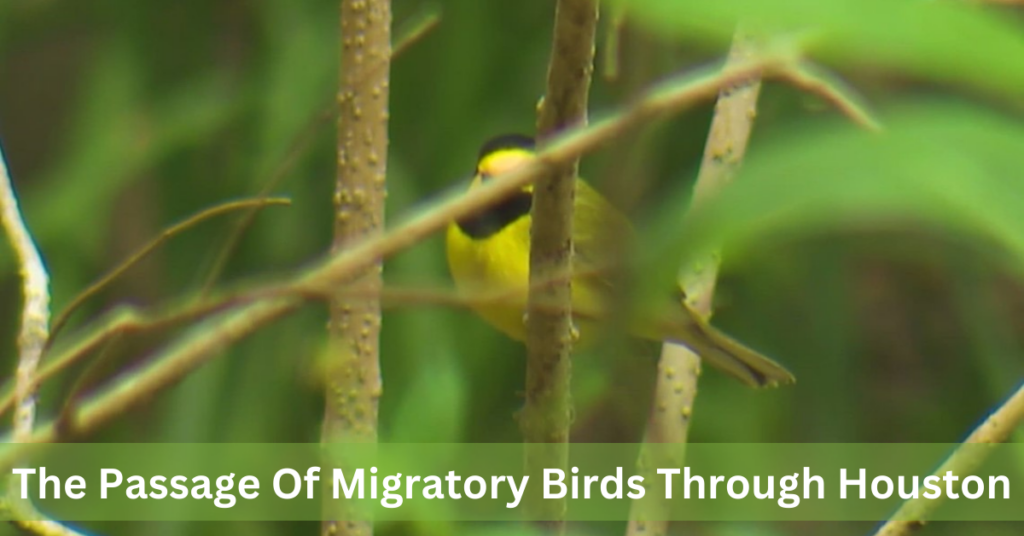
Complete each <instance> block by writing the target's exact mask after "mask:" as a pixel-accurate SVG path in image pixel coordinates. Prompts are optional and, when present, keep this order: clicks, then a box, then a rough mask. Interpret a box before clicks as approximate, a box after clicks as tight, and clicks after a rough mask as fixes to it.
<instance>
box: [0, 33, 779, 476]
mask: <svg viewBox="0 0 1024 536" xmlns="http://www.w3.org/2000/svg"><path fill="white" fill-rule="evenodd" d="M793 57H794V55H793V54H792V53H791V51H789V50H775V49H766V50H763V51H761V55H758V56H757V57H755V58H752V59H751V60H749V61H746V62H742V63H738V64H736V65H733V66H730V67H728V68H726V69H724V70H716V71H701V72H698V73H694V74H690V75H684V76H679V77H675V78H673V79H670V80H669V81H667V82H666V83H664V84H661V85H659V86H657V87H655V88H653V89H652V90H651V91H649V92H648V93H647V94H646V95H645V97H644V98H643V99H641V100H639V101H637V102H636V103H635V104H633V105H632V106H630V107H628V108H626V109H625V110H623V111H622V112H621V113H619V114H617V115H613V116H611V117H609V118H607V119H605V120H603V121H601V122H598V123H595V124H593V125H591V126H589V127H582V126H579V127H574V128H570V129H567V130H566V132H564V133H563V134H561V135H559V136H557V137H556V138H555V139H554V140H553V141H552V142H551V143H550V144H548V146H547V148H546V149H545V150H544V151H542V152H541V153H539V154H538V156H537V159H536V160H535V161H532V162H531V163H529V164H527V165H524V166H521V167H520V168H518V169H516V170H514V171H511V172H509V173H505V174H502V175H501V176H496V177H494V178H492V179H491V180H490V181H488V182H487V183H486V184H484V185H482V186H480V187H479V188H475V189H473V190H472V191H470V192H468V193H463V192H461V191H460V192H459V193H458V194H455V195H452V196H451V197H449V198H447V199H445V200H443V201H441V202H440V203H438V204H437V205H434V206H428V207H426V208H424V209H421V210H420V211H419V212H418V213H417V214H416V215H414V216H413V217H412V218H411V219H409V220H407V221H405V222H404V223H401V224H399V225H397V226H396V227H395V228H394V229H393V230H391V231H390V232H388V233H385V234H384V235H382V236H374V237H369V238H367V239H365V240H363V241H362V242H360V243H359V244H357V245H354V246H352V247H351V248H349V249H347V250H345V251H340V252H336V253H335V254H334V255H332V256H330V257H329V258H328V259H326V260H325V261H323V262H321V263H318V264H316V265H315V266H313V267H311V268H310V269H308V270H307V271H305V272H303V273H302V274H299V275H298V276H297V277H295V278H294V279H292V280H290V282H288V283H286V284H284V285H282V284H278V285H271V286H269V287H268V288H269V289H271V290H274V289H280V288H289V289H291V290H292V291H293V292H295V293H297V294H299V295H316V294H318V293H320V292H323V291H336V289H337V288H338V287H340V286H342V285H344V284H345V283H346V281H348V280H350V279H351V278H352V276H353V275H354V274H357V273H359V271H360V270H364V269H365V268H366V267H367V266H371V265H372V264H373V263H374V262H377V261H378V260H379V259H382V258H386V257H388V256H390V255H392V254H394V253H396V252H398V251H401V250H403V249H405V248H407V247H409V246H411V245H413V244H416V243H418V242H419V241H421V240H423V239H425V238H426V237H428V236H430V235H431V234H433V233H435V232H437V231H439V230H441V229H443V228H445V227H446V226H447V225H448V223H449V222H451V221H453V220H456V219H460V218H464V217H466V216H469V215H470V214H473V213H475V212H477V211H479V210H483V209H485V208H486V207H488V206H491V205H493V204H494V203H497V202H499V201H500V200H502V199H504V198H505V197H507V196H509V195H511V194H513V193H514V192H517V191H519V190H521V189H522V188H523V187H524V186H526V185H528V184H530V183H531V182H532V181H534V180H536V179H537V178H539V177H540V176H541V175H542V174H544V173H545V172H546V171H548V170H549V169H550V166H558V165H565V164H567V163H570V162H572V161H573V160H575V159H577V158H579V156H580V155H582V154H584V153H586V152H590V151H593V150H595V149H596V148H598V147H600V146H601V145H602V144H604V143H607V142H609V141H611V140H613V139H616V138H617V137H618V136H620V135H622V134H623V133H625V132H628V131H629V130H630V129H632V128H635V127H637V126H640V125H642V124H644V123H646V122H647V121H651V120H654V119H663V118H665V117H666V116H667V115H669V114H672V113H676V112H679V111H680V110H683V109H685V108H687V107H688V106H690V105H693V104H695V103H696V102H699V101H701V100H703V99H705V98H709V97H711V96H713V95H714V94H715V93H716V92H717V91H718V90H719V89H720V88H723V87H728V86H729V85H732V84H735V83H737V82H739V81H742V80H745V79H747V78H749V77H750V76H752V75H755V74H756V73H759V72H762V71H765V70H768V71H771V72H776V71H777V70H778V69H780V68H781V67H782V66H784V65H785V64H786V63H787V62H788V61H791V59H792V58H793ZM256 294H260V292H256ZM298 304H299V300H298V299H297V298H293V299H286V298H282V297H280V295H277V296H276V297H273V296H272V297H269V298H265V299H261V300H259V301H258V302H251V303H243V304H236V305H234V306H232V307H230V308H229V309H228V310H226V311H225V312H223V313H221V314H219V315H218V316H216V317H214V318H212V319H210V321H209V323H208V324H207V325H206V326H205V329H202V330H201V331H196V332H193V333H192V334H191V335H189V336H188V337H187V338H186V339H184V340H182V341H180V342H178V343H176V344H173V345H172V346H171V347H169V348H168V349H166V350H164V351H162V352H160V353H158V354H157V356H156V357H155V358H154V359H153V360H151V362H150V364H149V365H147V366H143V367H141V368H140V369H139V370H136V371H133V372H130V373H128V374H126V375H125V377H124V378H122V379H121V380H119V381H118V382H117V384H116V385H114V386H112V387H110V388H108V389H106V390H103V391H101V392H98V393H95V394H93V395H92V396H90V397H88V398H86V399H85V400H84V401H83V403H82V404H81V406H80V409H79V410H78V411H77V412H76V413H75V415H74V416H73V421H74V422H75V424H76V429H77V430H78V432H79V433H87V432H90V431H92V430H95V429H97V428H98V427H100V426H101V425H103V424H105V423H106V422H108V421H109V420H110V419H112V418H114V417H116V416H117V415H118V414H119V413H120V412H123V411H126V410H127V409H129V408H131V407H133V406H135V405H137V404H139V403H141V402H143V401H145V400H148V399H150V398H152V397H153V396H154V395H155V394H156V393H158V392H160V391H161V390H163V389H166V388H167V387H169V386H171V385H174V384H175V383H176V382H177V381H178V380H180V379H181V378H182V377H183V376H184V375H185V374H187V373H188V372H190V371H191V370H192V369H194V368H196V367H198V366H200V365H202V364H203V363H206V362H207V361H209V360H210V359H212V358H213V354H215V353H216V352H219V351H221V350H222V349H223V348H224V347H225V346H226V345H228V344H231V343H233V342H235V341H237V340H239V339H241V338H242V337H243V336H245V335H247V334H248V333H251V332H252V331H254V330H256V329H259V328H261V327H263V326H265V325H267V324H269V323H270V322H272V321H273V320H275V319H277V318H279V317H281V316H283V315H284V314H286V313H288V312H289V311H291V310H292V309H294V308H295V307H297V306H298ZM56 439H57V434H56V432H55V427H54V423H53V422H52V421H51V422H49V423H47V424H45V425H43V426H40V427H38V428H37V429H36V431H35V432H34V433H33V434H32V437H31V439H30V441H31V442H32V443H46V442H52V441H55V440H56ZM27 448H28V447H27V446H24V445H7V446H6V448H5V449H4V450H0V472H3V471H6V470H7V469H8V468H9V467H10V465H11V464H13V463H14V461H15V460H17V459H18V456H20V455H21V453H22V452H24V450H25V449H27Z"/></svg>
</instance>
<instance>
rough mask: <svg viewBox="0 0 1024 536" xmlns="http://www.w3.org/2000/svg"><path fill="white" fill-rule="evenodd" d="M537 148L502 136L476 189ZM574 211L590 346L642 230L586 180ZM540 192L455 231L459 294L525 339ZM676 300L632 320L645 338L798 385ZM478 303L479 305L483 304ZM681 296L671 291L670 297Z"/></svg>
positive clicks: (455, 225) (579, 324)
mask: <svg viewBox="0 0 1024 536" xmlns="http://www.w3.org/2000/svg"><path fill="white" fill-rule="evenodd" d="M536 156H537V152H536V144H535V141H534V139H533V138H532V137H530V136H526V135H523V134H503V135H500V136H496V137H494V138H492V139H490V140H488V141H487V142H486V143H484V144H483V146H482V147H481V148H480V151H479V154H478V157H477V162H476V170H475V174H474V176H473V179H472V180H471V181H470V186H469V189H470V190H472V189H473V188H476V187H479V186H480V185H481V184H483V183H485V182H486V181H488V180H490V179H491V178H492V177H495V176H498V175H501V174H503V173H508V172H510V171H512V170H514V169H516V168H518V167H520V166H523V165H526V164H528V163H529V162H531V161H532V160H533V159H534V158H536ZM575 186H576V195H575V200H574V207H573V208H574V213H573V232H572V237H573V247H574V249H573V255H572V257H571V258H572V273H573V275H572V281H571V284H572V287H571V288H572V311H573V328H574V329H573V331H574V334H575V335H576V336H577V337H578V338H579V342H580V343H581V344H585V343H586V341H587V340H593V339H594V338H596V337H597V336H598V333H597V332H598V330H599V329H600V328H599V326H600V324H599V321H600V319H601V318H602V317H604V318H607V317H609V316H611V315H610V313H609V309H610V307H609V306H608V304H609V303H610V300H611V299H612V296H614V294H613V292H614V290H615V285H614V283H613V281H612V278H611V277H608V276H607V272H608V270H607V267H608V266H609V265H610V264H611V261H612V260H613V258H614V253H612V252H611V251H610V250H612V248H611V245H612V243H613V242H612V241H613V240H619V239H622V238H624V237H625V238H628V237H629V236H631V235H632V233H633V232H634V231H633V230H632V226H631V224H630V222H629V220H628V219H627V217H626V216H625V215H624V214H623V213H621V212H620V211H619V210H618V209H616V208H615V207H614V206H613V205H612V203H611V202H609V201H608V200H607V199H605V198H604V197H603V196H602V195H601V194H600V193H598V191H597V190H595V189H594V188H593V187H591V186H590V185H589V184H587V182H586V181H584V180H583V179H580V178H577V179H576V185H575ZM532 202H533V186H532V185H527V186H525V187H524V188H522V189H521V190H519V191H516V192H515V193H514V194H512V195H511V196H509V197H507V198H505V199H504V200H502V201H500V202H498V203H496V204H494V205H492V206H489V207H487V208H485V209H482V210H480V211H477V212H475V213H472V214H470V215H468V216H465V217H463V218H460V219H456V220H454V221H453V222H451V223H450V224H449V226H448V229H447V233H446V237H445V248H446V254H447V260H448V267H449V271H450V272H451V276H452V279H453V280H454V283H455V287H456V290H457V292H459V294H460V295H463V296H466V297H468V298H470V299H468V300H466V301H467V303H468V306H469V308H470V309H472V310H473V312H475V313H476V314H477V315H478V316H480V317H481V318H483V319H484V320H485V321H486V322H487V323H489V324H491V325H492V326H493V327H495V328H496V329H498V330H499V331H501V332H503V333H504V334H506V335H507V336H509V337H510V338H512V339H515V340H517V341H525V340H526V329H527V328H526V320H527V317H526V307H527V294H528V291H529V277H530V266H529V265H530V262H529V256H530V225H531V209H532ZM679 293H680V292H679V291H676V293H675V294H676V296H675V297H676V299H674V300H668V299H666V306H665V307H664V310H659V312H658V315H656V317H657V320H656V321H652V320H639V319H638V320H636V321H630V322H629V323H628V324H629V326H630V327H629V328H628V330H629V334H630V335H631V336H634V337H636V338H640V339H647V340H653V341H667V342H672V343H677V344H682V345H684V346H686V347H688V348H689V349H690V350H692V351H693V352H695V353H696V354H697V355H699V356H700V357H701V358H702V360H703V361H704V362H707V363H709V364H711V365H712V366H714V367H716V368H718V369H721V370H722V371H724V372H726V373H727V374H729V375H731V376H733V377H735V378H737V379H738V380H740V381H742V382H743V383H745V384H747V385H750V386H754V387H762V386H770V385H779V384H787V383H792V382H794V381H795V379H794V377H793V375H792V374H791V373H790V372H789V371H788V370H786V368H785V367H783V366H782V365H780V364H778V363H776V362H775V361H773V360H771V359H770V358H768V357H766V356H764V355H762V354H760V353H758V352H757V351H755V350H752V349H750V348H748V347H746V346H744V345H743V344H741V343H739V342H737V341H736V340H734V339H732V338H731V337H729V336H727V335H725V334H724V333H722V332H721V331H719V330H718V329H716V328H715V327H713V326H711V325H710V323H709V321H708V320H706V319H705V318H704V317H702V316H701V315H700V314H699V313H697V312H696V311H694V310H693V309H692V308H691V307H689V306H688V305H687V303H686V302H685V300H684V299H680V298H679ZM473 297H477V298H479V299H473ZM669 297H672V295H671V293H666V298H669Z"/></svg>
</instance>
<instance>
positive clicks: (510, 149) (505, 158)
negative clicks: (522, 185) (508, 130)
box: [474, 134, 536, 191]
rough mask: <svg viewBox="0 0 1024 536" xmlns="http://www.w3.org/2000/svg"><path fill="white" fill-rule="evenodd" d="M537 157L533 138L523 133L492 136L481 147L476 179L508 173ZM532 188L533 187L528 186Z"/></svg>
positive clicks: (476, 180) (478, 180)
mask: <svg viewBox="0 0 1024 536" xmlns="http://www.w3.org/2000/svg"><path fill="white" fill-rule="evenodd" d="M535 157H536V146H535V143H534V141H533V138H531V137H529V136H524V135H522V134H503V135H501V136H497V137H494V138H491V139H490V140H488V141H487V143H484V144H483V146H482V147H480V155H479V156H478V157H477V161H476V179H475V180H474V182H476V183H478V182H480V181H485V180H487V179H489V178H491V177H495V176H498V175H501V174H503V173H508V172H510V171H512V170H514V169H516V168H518V167H520V166H523V165H525V164H527V163H529V162H530V161H531V160H533V159H534V158H535ZM527 190H528V191H529V190H531V188H527Z"/></svg>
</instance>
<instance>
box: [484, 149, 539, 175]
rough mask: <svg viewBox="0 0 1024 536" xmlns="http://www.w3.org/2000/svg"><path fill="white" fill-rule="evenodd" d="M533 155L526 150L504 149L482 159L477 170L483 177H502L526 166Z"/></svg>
mask: <svg viewBox="0 0 1024 536" xmlns="http://www.w3.org/2000/svg"><path fill="white" fill-rule="evenodd" d="M532 158H533V153H532V152H530V151H527V150H525V149H502V150H500V151H495V152H493V153H491V154H489V155H487V156H485V157H483V158H481V159H480V162H479V163H477V165H476V170H477V172H478V173H480V174H481V175H501V174H502V173H507V172H509V171H512V170H513V169H515V168H517V167H519V166H522V165H523V164H526V163H527V162H529V161H530V160H531V159H532Z"/></svg>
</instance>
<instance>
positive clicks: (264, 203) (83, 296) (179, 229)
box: [47, 197, 291, 346]
mask: <svg viewBox="0 0 1024 536" xmlns="http://www.w3.org/2000/svg"><path fill="white" fill-rule="evenodd" d="M290 204H291V200H290V199H287V198H282V197H262V198H259V199H243V200H240V201H229V202H227V203H222V204H220V205H217V206H213V207H210V208H208V209H206V210H203V211H201V212H199V213H197V214H193V215H192V216H189V217H188V218H185V219H184V220H182V221H181V222H178V223H176V224H174V225H172V226H170V227H168V228H167V229H164V230H163V231H160V234H159V235H157V236H156V237H155V238H153V239H152V240H150V241H149V242H147V243H146V244H145V245H144V246H142V247H141V248H139V249H138V250H136V251H135V252H134V253H132V254H131V255H129V256H128V258H126V259H125V260H123V261H121V263H120V264H118V265H117V266H116V267H115V268H114V269H113V270H111V271H109V272H107V274H106V275H104V276H103V277H101V278H100V279H99V280H98V281H96V282H95V283H93V284H91V285H89V286H88V287H87V288H86V289H85V290H83V291H82V292H80V293H79V294H78V295H77V296H75V297H74V299H72V300H71V303H69V304H68V305H67V307H65V308H64V310H63V311H61V312H60V314H58V315H57V318H56V319H55V320H54V322H53V332H52V333H51V334H50V338H49V340H48V342H47V345H48V346H49V345H51V344H53V340H54V339H55V338H56V337H57V333H58V332H60V330H61V328H63V327H64V326H65V325H66V324H67V321H68V319H69V318H71V315H72V314H74V312H75V311H77V310H78V308H79V307H81V306H82V304H83V303H85V302H86V300H88V299H89V298H91V297H93V296H95V295H97V294H99V293H100V292H102V291H103V290H104V289H105V288H107V287H108V286H110V284H111V283H113V282H114V281H115V280H117V278H118V277H121V275H122V274H124V273H125V272H127V271H128V270H130V269H131V268H132V267H133V266H135V265H136V264H138V263H140V262H142V260H143V259H145V258H146V257H148V256H149V255H150V254H151V253H153V251H155V250H156V249H157V248H158V247H160V246H161V245H163V243H164V242H167V241H168V240H170V239H172V238H174V237H175V236H177V235H179V234H181V233H183V232H184V231H187V230H189V229H191V228H192V227H195V226H196V225H198V224H200V223H202V222H204V221H206V220H209V219H212V218H216V217H217V216H221V215H224V214H229V213H231V212H234V211H236V210H242V209H254V210H259V209H261V208H264V207H268V206H274V205H290Z"/></svg>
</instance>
